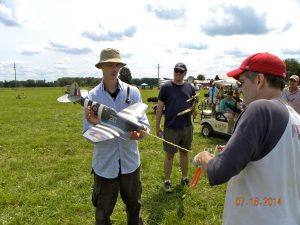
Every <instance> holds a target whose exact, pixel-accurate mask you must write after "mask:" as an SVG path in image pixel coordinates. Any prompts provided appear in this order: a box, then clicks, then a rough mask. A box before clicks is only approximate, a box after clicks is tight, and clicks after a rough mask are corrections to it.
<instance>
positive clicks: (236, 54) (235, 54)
mask: <svg viewBox="0 0 300 225" xmlns="http://www.w3.org/2000/svg"><path fill="white" fill-rule="evenodd" d="M224 53H225V54H226V55H229V56H233V57H237V58H244V57H248V56H249V54H248V53H246V52H243V51H241V50H239V49H238V48H232V49H229V50H226V51H224Z"/></svg>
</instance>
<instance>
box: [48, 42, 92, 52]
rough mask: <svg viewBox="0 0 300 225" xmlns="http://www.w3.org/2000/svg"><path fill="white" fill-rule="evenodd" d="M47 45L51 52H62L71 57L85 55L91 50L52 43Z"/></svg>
mask: <svg viewBox="0 0 300 225" xmlns="http://www.w3.org/2000/svg"><path fill="white" fill-rule="evenodd" d="M49 45H50V47H48V48H49V49H51V50H54V51H58V52H63V53H66V54H71V55H81V54H87V53H90V52H92V50H91V49H90V48H88V47H83V48H78V47H70V46H68V45H65V44H62V43H58V42H53V41H49Z"/></svg>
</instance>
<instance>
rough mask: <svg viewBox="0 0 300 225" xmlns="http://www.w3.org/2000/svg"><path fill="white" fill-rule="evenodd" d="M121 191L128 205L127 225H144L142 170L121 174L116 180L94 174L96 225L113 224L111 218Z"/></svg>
mask: <svg viewBox="0 0 300 225" xmlns="http://www.w3.org/2000/svg"><path fill="white" fill-rule="evenodd" d="M119 191H120V195H121V198H122V200H123V202H124V203H125V205H126V214H127V224H128V225H141V224H143V222H142V219H141V217H140V209H141V193H142V185H141V181H140V168H138V169H137V170H136V171H134V172H133V173H130V174H119V176H118V177H117V178H114V179H106V178H103V177H100V176H98V175H97V174H95V173H94V189H93V194H92V201H93V205H94V206H95V207H96V209H95V217H96V222H95V224H96V225H108V224H111V221H110V216H111V214H112V212H113V210H114V207H115V205H116V202H117V199H118V194H119Z"/></svg>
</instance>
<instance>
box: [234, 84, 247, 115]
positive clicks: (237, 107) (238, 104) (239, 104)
mask: <svg viewBox="0 0 300 225" xmlns="http://www.w3.org/2000/svg"><path fill="white" fill-rule="evenodd" d="M233 98H234V99H235V101H236V103H235V106H234V112H236V113H237V114H239V113H241V112H242V110H243V109H244V108H245V105H244V103H243V99H241V92H240V91H239V90H238V89H235V91H234V95H233Z"/></svg>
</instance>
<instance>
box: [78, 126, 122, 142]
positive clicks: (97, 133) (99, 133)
mask: <svg viewBox="0 0 300 225" xmlns="http://www.w3.org/2000/svg"><path fill="white" fill-rule="evenodd" d="M119 136H120V134H119V133H118V132H116V131H115V130H113V129H111V128H109V127H106V126H102V125H100V124H97V125H96V126H93V127H91V128H90V129H88V130H87V131H86V132H84V133H83V137H85V138H86V139H87V140H88V141H90V142H92V143H94V144H95V143H97V142H100V141H106V140H110V139H113V138H115V137H119Z"/></svg>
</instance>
